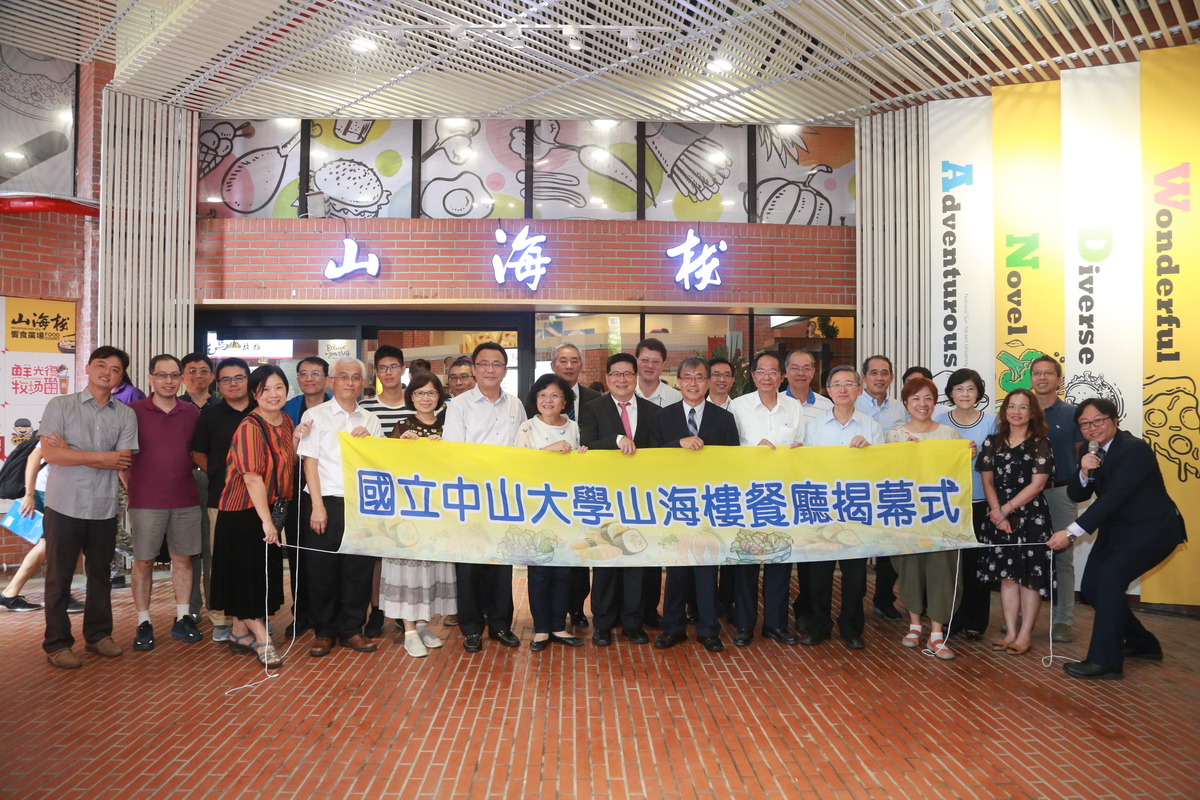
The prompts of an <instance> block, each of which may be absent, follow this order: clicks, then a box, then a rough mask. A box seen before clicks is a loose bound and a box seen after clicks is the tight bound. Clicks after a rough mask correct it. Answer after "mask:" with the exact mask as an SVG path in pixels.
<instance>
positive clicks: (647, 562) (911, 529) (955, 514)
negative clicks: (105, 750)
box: [340, 433, 976, 567]
mask: <svg viewBox="0 0 1200 800" xmlns="http://www.w3.org/2000/svg"><path fill="white" fill-rule="evenodd" d="M340 436H341V442H342V461H343V467H344V470H345V472H344V474H345V496H346V533H345V536H344V537H343V539H342V548H341V552H343V553H357V554H362V555H371V556H385V557H391V558H414V559H420V560H425V561H455V562H471V563H501V564H527V565H528V564H547V565H554V566H593V567H605V566H611V567H630V566H657V565H665V566H681V565H685V566H686V565H693V566H699V565H708V564H766V563H775V562H793V561H828V560H832V559H843V558H863V557H866V556H875V555H902V554H908V553H920V552H926V551H932V550H948V549H955V548H963V547H972V546H974V545H975V544H976V541H975V536H974V533H973V530H972V527H971V457H970V451H969V450H968V447H967V443H966V442H965V441H935V442H905V443H901V444H889V445H878V446H875V447H868V448H864V449H861V450H858V449H852V448H849V447H803V448H797V449H794V450H769V449H767V448H762V447H706V448H704V449H703V450H698V451H691V450H681V449H677V448H671V449H658V450H651V449H642V450H639V451H638V452H637V453H636V454H635V455H633V456H625V455H622V454H621V453H619V452H616V451H612V450H592V451H589V452H587V453H583V454H580V453H566V454H563V453H549V452H544V451H541V450H526V449H522V448H514V447H496V446H493V445H477V444H460V443H453V442H440V441H434V442H431V441H429V440H426V439H417V440H399V439H380V438H358V439H356V438H353V437H351V436H350V435H349V434H344V433H343V434H340Z"/></svg>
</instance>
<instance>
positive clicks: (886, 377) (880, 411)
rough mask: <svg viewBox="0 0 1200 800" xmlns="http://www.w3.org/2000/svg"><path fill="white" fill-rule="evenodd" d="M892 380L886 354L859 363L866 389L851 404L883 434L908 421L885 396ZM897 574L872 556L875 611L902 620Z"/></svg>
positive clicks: (898, 404) (883, 559)
mask: <svg viewBox="0 0 1200 800" xmlns="http://www.w3.org/2000/svg"><path fill="white" fill-rule="evenodd" d="M895 379H896V373H895V370H893V369H892V360H891V359H890V358H888V357H887V356H871V357H870V358H868V359H867V360H866V361H864V362H863V374H862V380H863V383H864V384H865V385H866V391H865V392H863V393H862V394H860V395H859V397H858V402H857V403H855V406H854V407H855V408H857V409H858V410H859V411H861V412H862V413H864V414H866V415H867V416H868V417H870V418H871V419H873V420H875V421H876V422H878V423H879V426H880V427H881V428H883V433H884V435H885V436H886V435H887V432H888V431H890V430H891V429H892V428H898V427H900V426H901V425H903V424H904V423H906V422H908V412H907V411H905V410H904V404H903V403H901V402H900V401H899V400H895V399H893V398H891V397H888V390H889V389H890V388H891V386H892V381H894V380H895ZM898 577H899V575H897V573H896V569H895V568H894V567H893V566H892V560H891V559H890V558H888V557H887V556H880V557H879V558H876V559H875V597H874V603H875V613H876V614H878V615H879V616H881V617H883V618H884V619H886V620H889V621H891V622H898V621H899V620H901V619H903V617H902V616H901V615H900V612H899V611H897V610H896V591H895V589H896V579H897V578H898Z"/></svg>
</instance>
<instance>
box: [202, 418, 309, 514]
mask: <svg viewBox="0 0 1200 800" xmlns="http://www.w3.org/2000/svg"><path fill="white" fill-rule="evenodd" d="M264 427H265V428H266V429H267V431H268V435H269V436H270V441H269V442H268V441H267V440H266V439H264V438H263V428H264ZM293 428H294V426H293V425H292V418H291V417H289V416H288V415H287V414H284V415H283V422H282V423H281V424H279V425H277V426H276V425H272V424H271V423H269V422H267V421H266V420H264V419H263V418H262V417H261V416H259V414H258V412H254V413H252V414H250V415H248V416H247V417H246V419H244V420H242V422H241V424H240V425H238V428H237V431H235V432H234V434H233V444H232V445H230V447H229V455H228V457H227V458H226V461H225V491H223V492H222V493H221V504H220V505H219V506H218V508H220V509H221V510H222V511H245V510H247V509H249V508H252V507H253V506H254V503H252V502H251V501H250V492H249V490H247V489H246V481H245V480H244V479H243V478H242V476H243V475H246V474H252V475H264V476H265V475H267V472H268V471H269V472H270V473H271V474H270V475H269V476H267V477H264V478H263V480H264V481H265V482H266V484H267V503H268V504H270V503H274V502H275V501H276V500H278V499H279V498H280V497H291V496H292V494H293V487H294V486H295V479H296V478H295V476H296V454H295V451H294V449H293V447H292V430H293Z"/></svg>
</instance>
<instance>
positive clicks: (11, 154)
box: [4, 150, 25, 158]
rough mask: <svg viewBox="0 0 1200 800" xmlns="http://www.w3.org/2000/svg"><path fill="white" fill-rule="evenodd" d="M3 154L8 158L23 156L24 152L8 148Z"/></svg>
mask: <svg viewBox="0 0 1200 800" xmlns="http://www.w3.org/2000/svg"><path fill="white" fill-rule="evenodd" d="M4 155H6V156H7V157H9V158H24V157H25V154H24V153H18V152H17V151H16V150H9V151H7V152H5V154H4Z"/></svg>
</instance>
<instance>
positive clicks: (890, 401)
mask: <svg viewBox="0 0 1200 800" xmlns="http://www.w3.org/2000/svg"><path fill="white" fill-rule="evenodd" d="M854 407H855V408H856V409H858V410H859V411H861V412H862V413H863V414H866V415H867V416H868V417H870V418H871V419H873V420H875V421H876V422H878V423H879V426H880V427H881V428H883V432H884V433H887V432H888V431H890V430H891V429H892V428H895V427H898V426H900V425H903V424H904V423H906V422H908V412H907V411H905V410H904V404H903V403H901V402H900V401H899V400H896V399H894V398H891V397H885V398H883V402H882V403H878V402H876V401H875V398H874V397H871V395H869V394H867V393H866V391H863V393H862V394H860V395H859V396H858V400H856V401H855V402H854Z"/></svg>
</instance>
